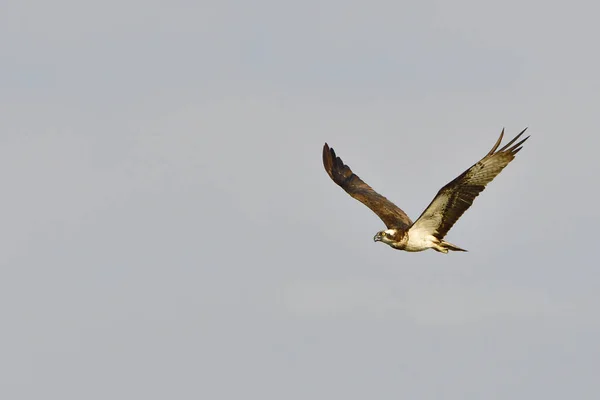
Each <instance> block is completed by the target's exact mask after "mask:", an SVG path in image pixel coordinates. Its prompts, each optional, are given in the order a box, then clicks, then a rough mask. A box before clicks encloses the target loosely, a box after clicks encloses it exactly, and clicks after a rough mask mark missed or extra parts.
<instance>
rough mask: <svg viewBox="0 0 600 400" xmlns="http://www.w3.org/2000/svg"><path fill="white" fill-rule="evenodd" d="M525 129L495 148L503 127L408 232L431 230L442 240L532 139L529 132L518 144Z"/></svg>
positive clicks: (498, 142)
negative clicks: (525, 143) (478, 157)
mask: <svg viewBox="0 0 600 400" xmlns="http://www.w3.org/2000/svg"><path fill="white" fill-rule="evenodd" d="M526 130H527V128H525V129H523V131H522V132H521V133H519V134H518V135H517V136H516V137H515V138H514V139H513V140H511V141H510V142H508V143H507V144H506V145H505V146H504V147H502V148H501V149H500V150H496V149H497V148H498V146H499V145H500V142H502V138H503V137H504V129H502V133H500V137H499V138H498V140H497V141H496V144H495V145H494V147H492V150H490V152H489V153H488V154H487V155H486V156H485V157H483V158H482V159H481V160H480V161H479V162H478V163H476V164H475V165H473V166H472V167H471V168H469V169H468V170H466V171H465V172H463V173H462V174H461V175H460V176H458V177H457V178H456V179H454V180H453V181H452V182H450V183H448V184H447V185H446V186H444V187H443V188H441V189H440V191H439V192H438V194H437V195H436V196H435V198H434V199H433V201H432V202H431V204H429V206H428V207H427V208H426V209H425V211H423V214H421V216H420V217H419V218H417V220H416V221H415V223H414V224H413V226H412V227H411V228H410V230H409V235H410V232H413V233H416V234H418V235H425V234H430V235H433V236H435V237H436V238H438V239H440V240H441V239H443V238H444V236H446V234H447V233H448V231H449V230H450V228H452V226H453V225H454V223H455V222H456V221H458V219H459V218H460V217H461V216H462V215H463V213H464V212H465V211H467V209H468V208H469V207H471V204H473V201H474V200H475V197H477V196H478V195H479V193H481V191H483V189H485V186H486V185H487V184H488V183H490V182H491V181H492V180H493V179H494V178H495V177H496V176H497V175H498V174H499V173H500V171H502V169H504V167H506V166H507V165H508V164H509V163H510V162H511V161H512V160H513V159H514V158H515V154H517V153H518V152H519V150H521V145H522V144H523V143H524V142H525V141H526V140H527V139H529V136H527V137H526V138H525V139H523V140H521V141H520V142H518V143H516V144H513V143H515V142H516V141H517V140H518V139H519V138H520V137H521V135H523V133H524V132H525V131H526Z"/></svg>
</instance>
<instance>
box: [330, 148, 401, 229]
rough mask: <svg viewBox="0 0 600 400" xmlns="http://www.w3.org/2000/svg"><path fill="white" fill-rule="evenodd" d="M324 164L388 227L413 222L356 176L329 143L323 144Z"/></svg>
mask: <svg viewBox="0 0 600 400" xmlns="http://www.w3.org/2000/svg"><path fill="white" fill-rule="evenodd" d="M323 165H324V166H325V171H327V174H329V176H330V177H331V179H333V181H334V182H335V183H337V184H338V185H339V186H341V187H342V189H344V190H345V191H346V192H347V193H348V194H349V195H350V196H352V197H354V198H355V199H356V200H358V201H360V202H361V203H363V204H364V205H366V206H367V207H369V208H370V209H371V210H372V211H373V212H374V213H375V214H377V216H378V217H379V218H381V220H382V221H383V222H384V223H385V225H386V226H387V227H388V228H400V229H403V230H406V229H407V228H408V227H409V226H410V225H411V224H412V221H411V220H410V218H408V216H407V215H406V214H405V213H404V211H402V210H401V209H400V208H398V207H397V206H396V205H395V204H394V203H392V202H391V201H389V200H388V199H386V198H385V197H383V196H382V195H380V194H379V193H377V192H376V191H374V190H373V188H371V186H369V185H367V184H366V183H364V182H363V181H362V180H361V179H360V178H359V177H358V176H356V174H354V173H353V172H352V170H351V169H350V167H348V166H347V165H345V164H344V162H343V161H342V159H341V158H339V157H337V156H336V155H335V151H333V149H330V148H329V146H328V145H327V143H325V145H324V146H323Z"/></svg>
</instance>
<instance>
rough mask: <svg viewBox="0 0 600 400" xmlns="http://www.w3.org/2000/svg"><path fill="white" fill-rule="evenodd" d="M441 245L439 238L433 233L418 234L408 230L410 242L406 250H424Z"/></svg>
mask: <svg viewBox="0 0 600 400" xmlns="http://www.w3.org/2000/svg"><path fill="white" fill-rule="evenodd" d="M438 247H439V240H438V239H437V238H436V237H434V236H432V235H429V234H427V235H417V234H415V233H414V232H410V231H409V232H408V242H407V243H406V247H405V248H404V250H406V251H423V250H427V249H432V248H438Z"/></svg>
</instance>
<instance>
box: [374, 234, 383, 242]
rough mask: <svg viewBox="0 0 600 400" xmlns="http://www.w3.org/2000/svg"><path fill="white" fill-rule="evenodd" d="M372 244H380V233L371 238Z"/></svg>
mask: <svg viewBox="0 0 600 400" xmlns="http://www.w3.org/2000/svg"><path fill="white" fill-rule="evenodd" d="M373 241H374V242H381V233H377V235H375V237H374V238H373Z"/></svg>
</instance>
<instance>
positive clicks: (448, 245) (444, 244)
mask: <svg viewBox="0 0 600 400" xmlns="http://www.w3.org/2000/svg"><path fill="white" fill-rule="evenodd" d="M440 245H441V246H442V247H443V248H444V249H448V250H452V251H467V250H465V249H461V248H460V247H458V246H457V245H455V244H452V243H450V242H446V241H445V240H442V241H441V242H440Z"/></svg>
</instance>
